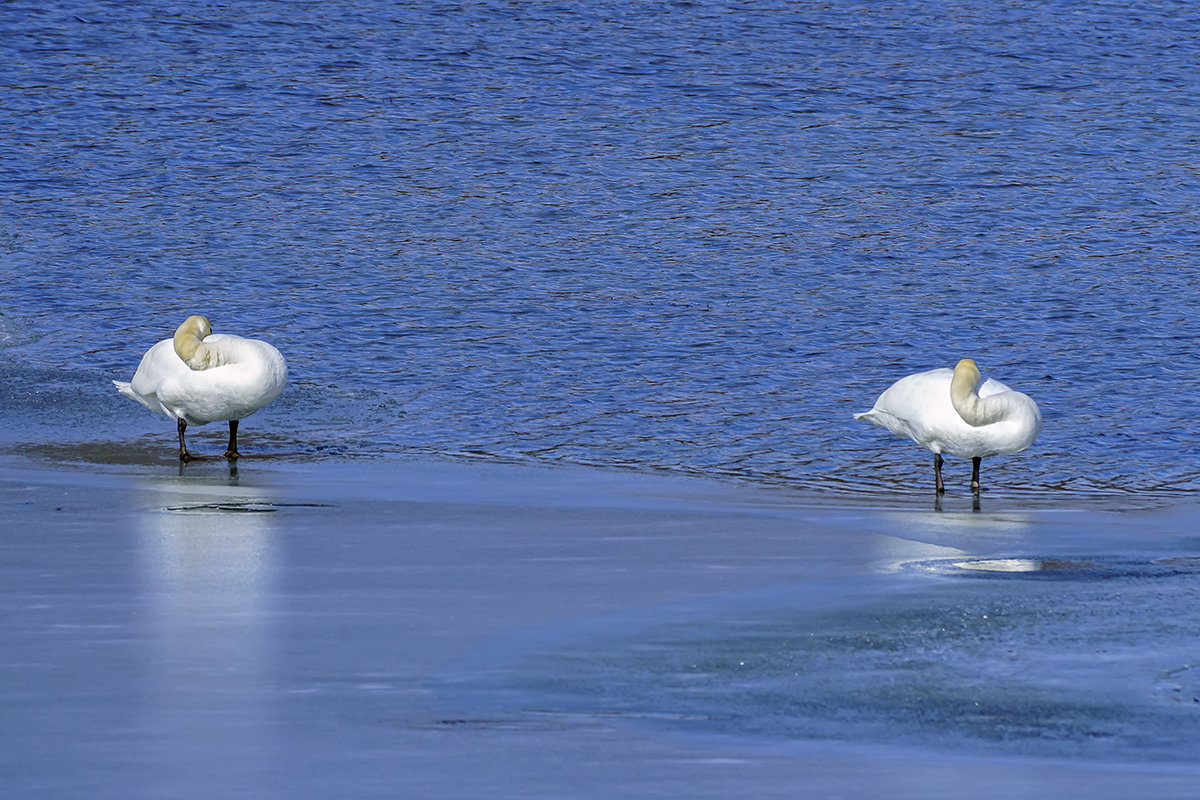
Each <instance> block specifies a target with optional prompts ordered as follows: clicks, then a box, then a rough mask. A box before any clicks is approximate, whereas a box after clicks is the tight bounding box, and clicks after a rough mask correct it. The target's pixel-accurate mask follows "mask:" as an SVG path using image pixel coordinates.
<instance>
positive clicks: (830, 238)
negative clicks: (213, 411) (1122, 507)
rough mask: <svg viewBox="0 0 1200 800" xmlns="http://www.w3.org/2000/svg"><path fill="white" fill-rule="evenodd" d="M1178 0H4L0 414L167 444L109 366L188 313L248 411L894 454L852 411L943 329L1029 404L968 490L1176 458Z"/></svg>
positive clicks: (427, 447) (597, 439) (711, 462)
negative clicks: (259, 351) (283, 385)
mask: <svg viewBox="0 0 1200 800" xmlns="http://www.w3.org/2000/svg"><path fill="white" fill-rule="evenodd" d="M1198 35H1200V13H1198V12H1197V11H1196V8H1195V6H1194V5H1193V4H1191V3H1187V2H1157V1H1155V2H1149V0H1143V1H1142V2H1093V3H1073V2H1032V1H1030V2H1021V1H1020V0H1014V1H1013V2H1003V3H1002V2H984V3H971V4H961V3H949V2H912V1H906V2H898V3H889V4H882V3H867V2H837V3H820V4H813V3H791V2H782V1H781V0H766V1H764V2H751V3H744V2H677V3H668V4H659V3H623V2H622V3H610V2H582V3H554V2H530V3H502V2H484V3H469V4H459V3H440V2H434V3H422V4H391V3H370V2H360V3H327V2H322V3H316V2H291V3H275V2H251V3H238V4H231V5H218V4H184V5H176V4H171V3H165V2H147V3H137V4H126V3H117V2H108V3H70V2H48V3H21V2H17V3H8V4H5V5H3V6H0V56H2V58H0V64H3V67H0V86H2V88H3V93H4V100H3V102H0V125H2V126H3V130H4V131H5V133H4V134H3V136H0V264H2V271H3V280H2V281H0V398H2V401H3V410H4V422H3V425H2V428H3V430H0V438H2V439H3V440H6V441H8V442H10V443H21V442H27V441H43V442H45V441H50V442H67V443H77V444H79V445H80V446H84V445H87V446H92V445H94V444H96V443H99V444H102V445H111V448H112V449H113V451H114V452H116V451H119V450H121V449H122V448H125V449H129V448H133V447H134V446H135V442H136V443H137V445H136V446H137V447H142V448H144V447H145V446H146V441H147V438H146V437H148V436H149V435H150V434H153V436H154V439H153V441H154V443H155V445H157V443H158V442H159V440H160V439H161V446H162V448H163V451H164V455H165V456H169V455H170V452H171V448H172V426H171V425H170V423H169V422H168V421H166V420H164V419H161V418H154V417H152V416H150V415H149V414H147V413H146V412H145V411H144V410H143V409H140V408H138V407H136V406H135V405H133V404H132V403H130V402H129V401H127V400H125V399H124V398H121V397H120V396H119V395H117V393H116V392H115V391H113V390H112V388H111V385H110V384H109V379H111V378H122V379H127V378H128V377H129V375H130V374H131V373H132V371H133V369H134V367H135V366H136V364H137V361H138V358H139V357H140V355H141V353H142V352H143V351H144V350H145V349H146V348H147V347H149V346H150V344H152V343H153V342H155V341H157V340H158V339H161V338H164V337H165V336H167V335H169V334H170V332H171V331H172V330H173V329H174V328H175V326H176V325H177V324H178V323H179V322H180V321H182V319H183V318H184V317H185V316H187V315H189V314H193V313H204V314H207V315H208V316H209V317H210V318H211V319H212V321H213V325H214V327H215V328H216V329H217V330H218V331H226V332H235V333H241V334H244V335H252V336H258V337H262V338H267V339H269V340H271V341H272V342H274V343H275V344H276V345H277V346H278V347H279V348H280V349H281V350H282V351H283V352H284V353H285V355H286V356H287V358H288V360H289V364H290V367H291V371H292V386H291V387H290V388H289V389H288V391H287V392H286V393H285V395H284V397H283V398H281V400H280V401H278V402H277V403H276V404H275V406H273V407H272V408H270V409H268V410H266V411H264V412H261V413H260V415H258V416H256V417H254V418H252V419H251V420H249V421H248V422H247V423H245V425H244V428H243V430H244V434H243V435H244V445H243V449H244V450H246V451H254V450H256V451H257V452H259V453H264V452H265V453H268V454H276V455H279V456H286V457H294V458H313V457H319V456H327V455H347V456H354V455H362V454H378V453H382V454H391V455H399V456H420V457H426V456H431V455H432V456H463V455H472V456H478V457H481V458H486V459H498V460H518V461H528V462H535V463H558V462H568V463H582V464H592V465H600V466H611V467H622V468H630V467H632V468H635V469H648V470H682V471H686V472H694V473H700V474H708V475H718V476H733V477H736V478H744V479H748V480H751V481H784V482H788V483H794V484H800V485H807V486H809V487H811V488H816V489H821V490H831V491H832V490H837V491H843V490H851V491H864V492H870V491H876V487H877V486H882V487H884V488H886V489H888V490H895V489H904V490H909V489H912V490H916V489H917V488H918V487H919V488H921V489H922V490H923V489H924V487H925V485H926V484H927V483H928V482H929V481H930V476H929V475H928V474H927V473H928V472H929V464H928V458H927V455H928V454H926V453H922V452H921V451H919V450H917V449H916V448H915V447H913V446H911V445H908V444H905V443H903V442H901V441H900V440H898V439H896V440H893V439H892V438H891V437H889V436H888V435H887V434H885V433H884V432H882V431H878V430H876V429H873V428H869V427H868V426H866V425H863V424H862V423H855V422H853V420H852V418H851V413H852V412H854V411H861V410H864V409H866V408H868V407H869V406H870V405H871V402H872V401H873V399H874V397H875V396H876V395H877V394H878V393H879V392H880V391H881V390H882V389H883V388H885V387H886V386H887V385H888V384H889V383H890V382H891V381H893V380H894V379H896V378H898V377H900V376H902V375H904V374H907V373H909V372H915V371H918V370H923V369H928V368H931V367H935V366H950V365H952V364H953V363H954V362H955V361H956V360H957V359H958V358H960V357H963V356H972V357H974V358H975V359H976V360H978V361H979V363H980V364H981V366H982V367H983V369H984V371H985V373H987V374H990V375H992V376H994V377H996V378H999V379H1001V380H1003V381H1005V382H1008V383H1010V384H1011V385H1013V386H1014V387H1015V388H1019V389H1021V390H1023V391H1026V392H1027V393H1029V394H1030V395H1032V396H1033V397H1034V398H1035V399H1037V400H1038V401H1039V403H1040V404H1041V406H1042V410H1043V414H1044V416H1045V421H1046V423H1045V429H1044V431H1043V434H1042V436H1041V438H1040V439H1039V441H1038V442H1037V443H1036V444H1035V445H1034V446H1033V448H1032V449H1031V450H1030V451H1029V452H1028V453H1026V454H1024V455H1021V456H1014V457H1008V458H1003V459H996V460H995V461H994V462H992V463H991V464H989V465H985V473H984V482H985V486H987V487H989V488H991V490H992V491H994V492H997V493H1003V492H1025V491H1032V492H1041V493H1058V492H1063V493H1065V494H1079V493H1086V494H1091V493H1125V492H1154V493H1160V492H1161V493H1176V492H1194V491H1195V490H1197V489H1198V488H1200V470H1198V469H1197V461H1198V456H1200V428H1198V427H1197V425H1196V419H1197V418H1198V417H1200V392H1198V391H1197V388H1198V387H1200V359H1198V358H1197V350H1198V347H1197V337H1198V336H1200V290H1198V289H1197V281H1196V277H1195V276H1196V270H1195V267H1194V262H1195V258H1196V253H1198V252H1200V219H1198V216H1200V214H1198V208H1200V205H1198V204H1197V202H1196V200H1197V169H1196V163H1197V158H1196V153H1197V148H1198V146H1200V143H1198V139H1200V122H1198V121H1197V115H1196V113H1195V110H1196V108H1197V107H1200V92H1198V89H1200V77H1198V73H1197V71H1196V69H1195V64H1196V60H1197V55H1198V50H1200V48H1198V46H1197V36H1198ZM214 427H215V426H214ZM216 433H219V432H216ZM214 435H215V434H214ZM214 441H215V440H214ZM211 446H212V447H213V448H214V449H215V448H216V447H217V445H216V444H213V445H211ZM111 457H112V458H116V456H111ZM964 470H965V467H964V466H963V465H962V464H961V463H956V464H953V465H951V468H950V471H949V472H948V478H949V480H948V482H949V483H950V484H951V491H952V492H953V491H958V490H961V488H962V485H965V483H966V475H965V473H964V472H963V471H964ZM1064 490H1065V491H1064Z"/></svg>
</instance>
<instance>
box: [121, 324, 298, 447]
mask: <svg viewBox="0 0 1200 800" xmlns="http://www.w3.org/2000/svg"><path fill="white" fill-rule="evenodd" d="M286 384H287V364H286V363H285V362H284V360H283V356H282V355H281V354H280V352H279V351H278V350H276V349H275V348H274V347H272V346H271V345H269V344H267V343H266V342H262V341H259V340H258V339H243V338H242V337H241V336H229V335H225V334H219V333H218V334H213V333H212V325H211V324H209V321H208V319H207V318H206V317H200V316H193V317H188V318H187V319H186V320H185V321H184V323H183V324H182V325H180V326H179V328H178V329H177V330H176V331H175V336H174V338H172V339H164V340H162V341H161V342H159V343H158V344H156V345H154V346H153V347H151V348H150V349H149V350H147V351H146V354H145V355H144V356H142V362H141V363H140V364H138V368H137V372H135V373H134V375H133V380H131V381H129V382H128V383H125V382H124V381H113V385H114V386H116V387H117V389H118V390H119V391H120V392H121V394H123V395H125V396H126V397H130V398H132V399H134V400H137V401H138V402H139V403H141V404H142V405H144V406H145V407H146V408H148V409H150V410H151V411H156V412H158V413H159V414H166V415H167V416H168V417H170V418H172V419H174V420H176V421H177V423H178V424H177V426H176V427H177V428H178V430H179V459H180V461H188V460H190V459H191V458H192V456H191V454H190V453H188V450H187V445H186V444H185V443H184V440H183V433H184V430H185V429H186V428H187V426H188V424H189V423H191V424H193V425H204V424H205V423H208V422H214V421H216V420H228V421H229V447H228V448H227V449H226V451H225V457H226V458H228V459H231V460H232V459H236V458H237V457H238V450H237V429H238V420H241V419H243V418H245V417H248V416H250V415H251V414H253V413H254V412H255V411H257V410H258V409H260V408H262V407H263V406H265V405H266V404H267V403H270V402H271V401H272V400H274V399H275V398H276V397H278V396H279V393H280V392H282V391H283V387H284V386H285V385H286Z"/></svg>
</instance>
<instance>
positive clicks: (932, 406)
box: [855, 369, 1042, 458]
mask: <svg viewBox="0 0 1200 800" xmlns="http://www.w3.org/2000/svg"><path fill="white" fill-rule="evenodd" d="M953 377H954V370H952V369H933V370H929V371H928V372H918V373H916V374H915V375H909V376H908V377H906V378H901V379H900V380H898V381H896V382H895V383H894V384H892V385H891V386H890V387H889V388H888V389H887V390H886V391H884V393H883V394H881V395H880V396H879V399H878V400H876V401H875V407H874V408H872V409H871V410H870V411H867V412H865V413H862V414H856V415H855V419H861V420H866V421H867V422H871V423H874V424H875V425H878V426H879V427H881V428H886V429H887V430H889V431H891V432H892V433H894V434H896V435H898V436H905V437H908V438H909V439H912V440H913V441H914V442H916V443H917V444H919V445H921V446H922V447H925V448H928V449H929V450H932V451H933V452H934V453H949V454H950V455H955V456H961V457H964V458H974V457H981V458H986V457H988V456H993V455H997V454H1000V453H1019V452H1021V451H1022V450H1024V449H1025V448H1027V447H1029V445H1031V444H1033V441H1034V439H1036V438H1037V435H1038V432H1039V431H1041V429H1042V415H1041V412H1040V411H1039V410H1038V407H1037V404H1036V403H1035V402H1034V401H1033V400H1032V398H1030V397H1029V396H1028V395H1025V394H1022V393H1021V392H1016V391H1013V390H1012V389H1010V388H1008V387H1007V386H1005V385H1004V384H1003V383H1000V382H999V381H994V380H991V379H988V380H986V381H984V382H983V383H982V385H980V386H979V389H978V396H979V398H980V400H981V401H982V405H984V406H986V407H987V409H988V414H987V415H988V417H989V418H990V419H993V420H994V421H989V422H986V423H985V424H981V425H970V424H968V423H967V422H966V420H964V419H963V418H962V416H961V415H960V414H959V413H958V411H956V410H955V408H954V404H953V403H952V402H951V399H950V383H951V380H952V379H953Z"/></svg>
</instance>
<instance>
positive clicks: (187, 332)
mask: <svg viewBox="0 0 1200 800" xmlns="http://www.w3.org/2000/svg"><path fill="white" fill-rule="evenodd" d="M210 333H212V324H211V323H210V322H209V321H208V317H202V316H200V315H198V314H197V315H195V316H191V317H188V318H187V319H185V320H184V321H183V324H182V325H180V326H179V327H178V328H176V329H175V352H176V353H177V354H178V355H179V357H180V358H181V359H183V363H185V364H187V365H188V366H189V367H191V368H192V369H208V368H209V367H215V366H216V365H217V364H216V362H215V361H214V355H215V354H214V353H212V352H210V350H209V348H206V347H204V345H203V342H204V337H205V336H208V335H209V334H210Z"/></svg>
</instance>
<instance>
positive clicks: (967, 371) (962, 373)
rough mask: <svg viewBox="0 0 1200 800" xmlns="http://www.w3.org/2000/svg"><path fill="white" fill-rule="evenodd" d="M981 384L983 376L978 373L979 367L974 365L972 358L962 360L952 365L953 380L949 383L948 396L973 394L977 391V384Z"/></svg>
mask: <svg viewBox="0 0 1200 800" xmlns="http://www.w3.org/2000/svg"><path fill="white" fill-rule="evenodd" d="M982 382H983V375H981V374H980V372H979V365H978V364H976V363H975V359H973V358H964V359H962V360H961V361H959V362H958V363H957V364H955V365H954V378H953V379H952V380H951V381H950V394H952V395H954V394H958V395H959V396H961V395H962V394H963V393H966V394H974V393H975V392H977V391H979V384H980V383H982Z"/></svg>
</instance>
